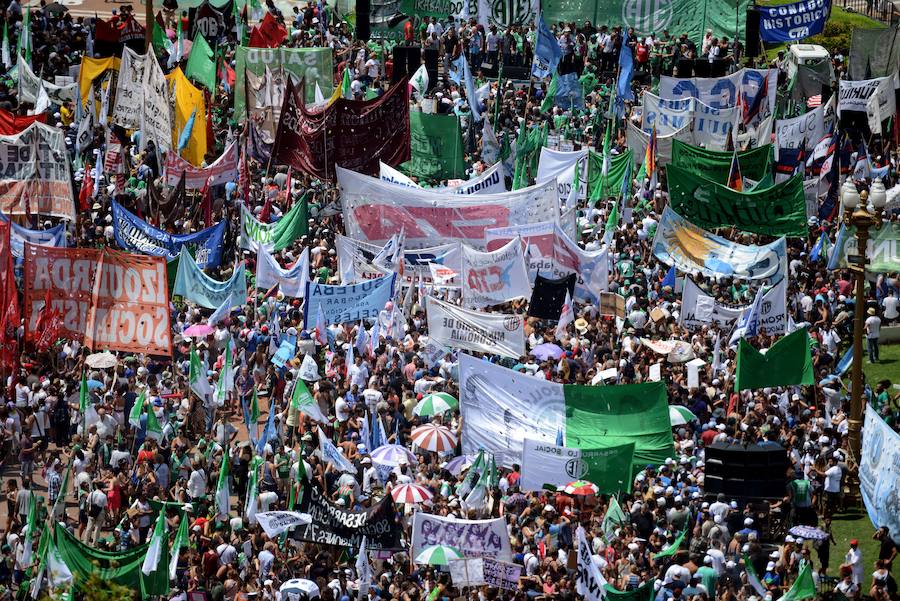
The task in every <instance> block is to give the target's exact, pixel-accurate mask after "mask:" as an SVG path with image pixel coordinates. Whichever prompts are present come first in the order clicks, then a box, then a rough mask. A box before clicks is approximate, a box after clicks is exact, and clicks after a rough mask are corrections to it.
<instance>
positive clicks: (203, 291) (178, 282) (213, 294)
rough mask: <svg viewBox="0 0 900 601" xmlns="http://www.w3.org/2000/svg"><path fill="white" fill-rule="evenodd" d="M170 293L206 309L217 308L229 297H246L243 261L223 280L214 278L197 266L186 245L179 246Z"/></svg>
mask: <svg viewBox="0 0 900 601" xmlns="http://www.w3.org/2000/svg"><path fill="white" fill-rule="evenodd" d="M172 294H174V295H176V296H183V297H184V298H185V299H186V300H189V301H191V302H192V303H194V304H196V305H199V306H201V307H205V308H207V309H218V308H219V307H220V306H222V303H224V302H225V301H226V300H227V299H228V298H229V297H232V296H233V297H235V298H239V299H245V298H247V277H246V274H245V271H244V263H243V262H242V263H240V265H238V266H237V267H236V268H235V270H234V273H233V274H232V275H231V277H230V278H228V279H227V280H225V281H224V282H220V281H219V280H214V279H212V278H211V277H209V276H208V275H206V274H205V273H203V270H202V269H200V267H198V266H197V263H196V261H194V257H192V256H191V254H190V253H189V252H188V250H187V247H185V246H182V247H181V254H179V255H178V272H177V273H176V275H175V286H174V288H173V290H172Z"/></svg>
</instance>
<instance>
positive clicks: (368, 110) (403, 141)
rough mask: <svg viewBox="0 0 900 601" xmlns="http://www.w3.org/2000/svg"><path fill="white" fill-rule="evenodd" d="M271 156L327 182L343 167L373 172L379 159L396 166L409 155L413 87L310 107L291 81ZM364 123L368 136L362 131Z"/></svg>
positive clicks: (398, 86) (399, 85)
mask: <svg viewBox="0 0 900 601" xmlns="http://www.w3.org/2000/svg"><path fill="white" fill-rule="evenodd" d="M284 94H285V100H284V103H283V105H282V112H281V116H280V118H279V121H278V131H277V133H276V136H275V147H274V148H273V149H272V158H273V159H274V160H277V161H279V162H280V164H283V165H290V166H291V167H293V168H294V169H297V170H298V171H301V172H303V173H306V174H307V175H310V176H313V177H317V178H319V179H324V180H334V177H335V168H336V166H337V165H341V166H342V167H344V168H346V169H350V170H352V171H356V172H359V173H367V174H370V175H375V174H377V173H378V164H379V161H383V162H384V163H387V164H388V165H391V166H394V167H396V166H397V165H399V164H400V163H403V162H404V161H408V160H409V158H410V129H409V127H410V126H409V85H408V84H407V83H406V81H405V80H404V81H400V82H397V83H395V84H394V85H393V86H392V87H391V88H390V89H388V90H387V91H386V92H385V93H384V94H383V95H381V96H379V97H377V98H374V99H372V100H364V101H357V100H346V99H344V98H337V99H336V100H334V101H332V102H329V103H328V104H326V105H324V106H321V107H316V108H307V107H306V104H305V103H304V102H303V100H302V99H301V98H300V90H299V89H297V88H296V87H295V86H294V84H293V82H291V81H288V82H287V88H286V89H285V92H284ZM363 123H364V124H365V134H361V133H360V132H359V131H358V129H359V128H360V126H361V124H363Z"/></svg>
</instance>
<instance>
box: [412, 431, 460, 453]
mask: <svg viewBox="0 0 900 601" xmlns="http://www.w3.org/2000/svg"><path fill="white" fill-rule="evenodd" d="M412 441H413V444H414V445H416V446H417V447H419V448H420V449H425V450H426V451H432V452H434V453H449V452H451V451H452V450H453V449H454V448H455V447H456V436H455V435H454V434H453V432H451V431H450V430H448V429H447V428H446V427H445V426H440V425H438V424H425V425H424V426H419V427H418V428H416V429H415V430H413V431H412Z"/></svg>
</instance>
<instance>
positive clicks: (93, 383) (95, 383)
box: [87, 380, 103, 390]
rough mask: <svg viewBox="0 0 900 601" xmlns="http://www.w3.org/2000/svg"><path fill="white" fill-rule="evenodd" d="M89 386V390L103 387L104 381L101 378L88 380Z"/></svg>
mask: <svg viewBox="0 0 900 601" xmlns="http://www.w3.org/2000/svg"><path fill="white" fill-rule="evenodd" d="M87 387H88V390H94V389H97V388H103V382H100V381H99V380H88V381H87Z"/></svg>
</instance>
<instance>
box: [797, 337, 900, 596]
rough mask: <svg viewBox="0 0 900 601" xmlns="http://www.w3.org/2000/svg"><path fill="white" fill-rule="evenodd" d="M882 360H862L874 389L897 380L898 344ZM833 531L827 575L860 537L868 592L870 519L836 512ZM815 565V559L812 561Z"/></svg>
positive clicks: (872, 551)
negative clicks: (886, 382)
mask: <svg viewBox="0 0 900 601" xmlns="http://www.w3.org/2000/svg"><path fill="white" fill-rule="evenodd" d="M880 351H881V362H880V363H876V364H874V365H871V364H869V363H867V361H868V360H867V359H866V360H863V372H864V373H865V374H866V380H867V381H868V383H869V384H870V385H871V386H872V387H873V388H874V386H875V383H876V382H878V381H880V380H884V379H888V380H891V382H892V383H893V384H895V385H896V384H898V383H900V344H894V345H890V346H883V347H881V349H880ZM832 531H833V532H834V539H835V540H836V541H837V545H836V546H834V547H832V549H831V557H830V564H829V566H828V567H829V569H828V575H829V576H836V575H837V571H838V566H840V565H841V563H843V561H844V554H845V553H846V552H847V550H848V549H849V548H850V541H851V540H852V539H854V538H855V539H857V540H859V548H860V549H861V550H862V556H863V565H864V567H865V570H864V574H865V580H864V581H863V594H868V592H869V587H870V586H871V585H872V572H873V571H875V567H874V564H875V559H876V558H877V557H878V542H877V541H874V540H872V534H874V533H875V528H874V527H873V526H872V522H870V521H869V515H868V514H867V513H866V510H865V508H864V507H859V508H858V509H852V510H850V511H847V512H846V513H839V514H837V515H835V516H834V519H833V521H832ZM814 563H815V565H816V566H817V567H818V562H817V561H815V562H814ZM893 574H894V578H895V579H898V580H900V562H898V561H896V560H895V561H894V569H893Z"/></svg>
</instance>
